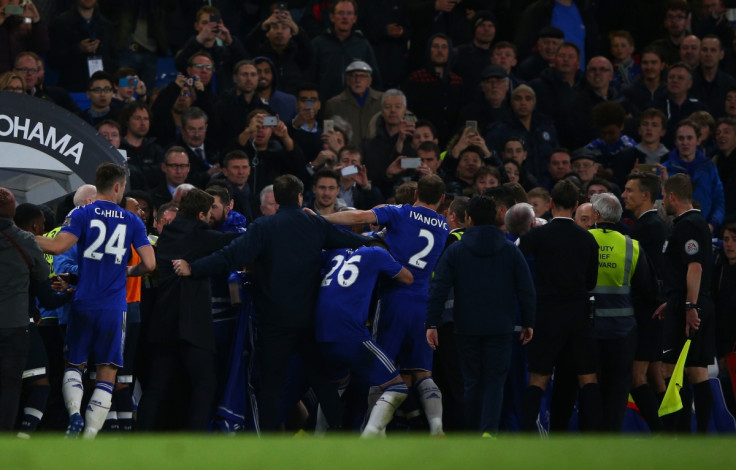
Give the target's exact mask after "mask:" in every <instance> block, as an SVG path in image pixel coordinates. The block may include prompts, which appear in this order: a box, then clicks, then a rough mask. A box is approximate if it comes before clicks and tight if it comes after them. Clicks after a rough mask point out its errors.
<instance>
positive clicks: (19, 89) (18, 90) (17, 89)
mask: <svg viewBox="0 0 736 470" xmlns="http://www.w3.org/2000/svg"><path fill="white" fill-rule="evenodd" d="M3 90H4V91H14V92H16V93H23V92H24V91H25V90H24V89H23V87H22V86H9V87H5V88H3Z"/></svg>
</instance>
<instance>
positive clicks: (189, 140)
mask: <svg viewBox="0 0 736 470" xmlns="http://www.w3.org/2000/svg"><path fill="white" fill-rule="evenodd" d="M208 121H209V116H208V115H207V114H206V113H205V112H204V111H202V110H201V109H199V108H197V107H196V106H195V107H191V108H189V109H187V110H186V111H184V112H183V113H182V115H181V135H180V136H179V138H178V139H177V140H176V141H175V142H174V145H177V146H180V147H184V149H186V152H187V155H189V164H190V171H189V176H188V177H187V182H189V183H191V184H193V185H195V186H197V187H198V188H203V187H205V185H206V184H207V181H209V179H210V177H211V176H212V175H213V174H215V173H217V172H218V171H220V154H219V150H218V149H217V148H216V147H215V144H214V142H213V141H214V139H208V138H207V129H209V124H208Z"/></svg>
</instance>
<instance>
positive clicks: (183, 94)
mask: <svg viewBox="0 0 736 470" xmlns="http://www.w3.org/2000/svg"><path fill="white" fill-rule="evenodd" d="M179 96H183V97H184V98H191V97H192V95H191V94H190V93H187V92H186V91H182V92H181V93H179Z"/></svg>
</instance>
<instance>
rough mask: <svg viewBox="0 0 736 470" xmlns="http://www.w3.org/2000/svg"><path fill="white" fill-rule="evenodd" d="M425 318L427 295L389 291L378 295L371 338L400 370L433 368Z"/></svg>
mask: <svg viewBox="0 0 736 470" xmlns="http://www.w3.org/2000/svg"><path fill="white" fill-rule="evenodd" d="M426 318H427V299H426V297H422V296H416V295H400V294H399V295H397V294H396V293H394V292H392V293H391V294H390V295H384V296H383V297H381V299H380V302H379V307H378V312H377V313H376V317H375V319H374V321H373V338H374V339H375V340H376V343H378V345H379V346H381V348H382V349H383V350H384V351H385V352H386V355H387V356H388V357H389V358H391V359H392V360H393V361H394V362H396V363H397V364H398V366H399V369H400V370H402V371H404V370H405V371H411V370H424V371H431V370H432V356H433V353H434V351H432V348H430V347H429V344H427V330H426V329H425V328H424V320H425V319H426Z"/></svg>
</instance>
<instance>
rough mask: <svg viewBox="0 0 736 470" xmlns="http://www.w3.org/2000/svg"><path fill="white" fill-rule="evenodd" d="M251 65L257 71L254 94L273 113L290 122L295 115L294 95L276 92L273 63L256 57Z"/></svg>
mask: <svg viewBox="0 0 736 470" xmlns="http://www.w3.org/2000/svg"><path fill="white" fill-rule="evenodd" d="M253 63H254V64H255V66H256V70H257V71H258V86H257V87H256V93H257V94H258V97H259V98H261V101H263V102H265V103H266V104H267V105H268V106H269V107H270V108H271V109H272V110H273V112H274V113H275V114H276V115H277V116H279V118H280V119H282V120H283V121H285V122H290V121H291V120H292V118H293V117H294V114H295V113H296V98H294V95H290V94H288V93H284V92H282V91H279V90H277V82H276V73H275V71H274V65H273V62H271V59H269V58H267V57H256V58H255V59H253Z"/></svg>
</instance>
